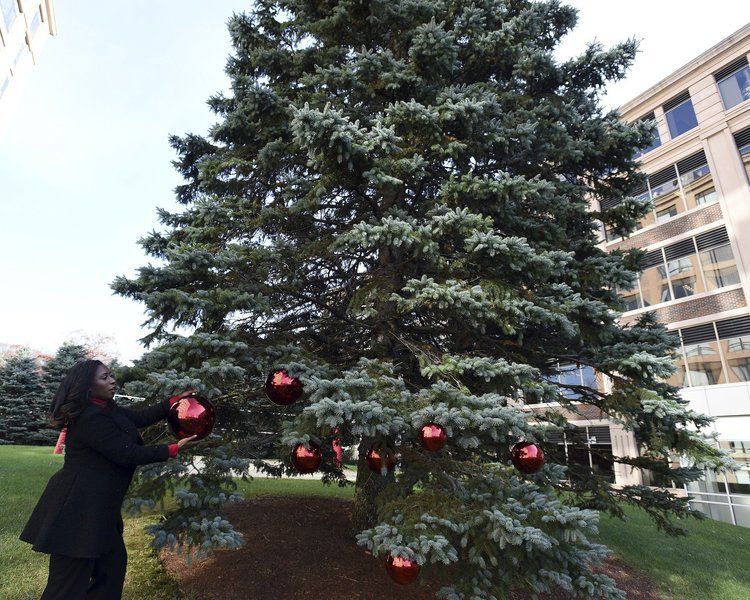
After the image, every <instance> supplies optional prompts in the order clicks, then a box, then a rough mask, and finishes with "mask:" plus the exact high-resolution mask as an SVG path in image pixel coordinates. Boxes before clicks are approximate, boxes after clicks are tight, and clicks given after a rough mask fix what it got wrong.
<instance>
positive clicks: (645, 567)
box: [599, 508, 750, 600]
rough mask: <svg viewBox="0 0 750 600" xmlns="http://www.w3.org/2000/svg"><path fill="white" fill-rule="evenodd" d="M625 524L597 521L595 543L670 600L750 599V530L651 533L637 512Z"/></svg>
mask: <svg viewBox="0 0 750 600" xmlns="http://www.w3.org/2000/svg"><path fill="white" fill-rule="evenodd" d="M626 514H627V520H626V521H625V522H622V521H620V520H619V519H613V518H611V517H604V516H603V517H602V519H601V523H600V526H599V530H600V538H601V542H602V543H603V544H605V545H607V546H609V547H610V548H611V549H612V550H613V551H614V552H615V553H616V554H617V556H619V557H620V558H622V560H624V561H625V562H626V563H628V564H629V565H631V566H632V567H634V568H635V569H637V570H639V571H642V572H644V573H647V574H649V575H650V576H651V577H652V578H653V579H654V580H655V581H656V582H657V583H658V584H659V586H660V588H661V590H662V592H663V594H664V597H665V598H669V599H674V600H683V599H695V600H703V599H706V600H709V599H710V600H750V529H748V528H747V527H737V526H734V525H730V524H728V523H722V522H720V521H712V520H709V519H706V520H704V521H697V520H696V519H689V520H686V521H683V522H681V525H682V526H683V527H684V528H685V529H687V530H688V535H687V536H685V537H679V538H673V537H669V536H666V535H664V534H662V533H659V532H657V531H656V528H655V527H654V525H653V522H652V521H651V520H650V519H649V517H648V516H647V515H646V513H644V512H643V511H642V510H639V509H635V508H628V509H627V510H626Z"/></svg>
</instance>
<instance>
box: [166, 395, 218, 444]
mask: <svg viewBox="0 0 750 600" xmlns="http://www.w3.org/2000/svg"><path fill="white" fill-rule="evenodd" d="M215 421H216V411H215V410H214V406H213V404H211V403H210V402H209V401H208V400H207V399H206V398H203V397H202V396H198V395H190V396H185V397H183V398H180V399H179V400H178V401H177V402H175V403H174V404H172V406H171V408H170V409H169V414H168V415H167V423H168V424H169V428H170V429H171V430H172V433H174V434H175V436H176V437H178V438H186V437H190V436H191V435H197V436H198V437H197V438H196V440H202V439H203V438H204V437H206V436H207V435H208V434H209V433H211V430H212V429H213V428H214V422H215Z"/></svg>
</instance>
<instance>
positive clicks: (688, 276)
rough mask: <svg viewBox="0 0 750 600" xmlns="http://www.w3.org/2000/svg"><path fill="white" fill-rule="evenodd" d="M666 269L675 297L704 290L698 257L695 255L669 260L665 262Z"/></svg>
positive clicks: (683, 296)
mask: <svg viewBox="0 0 750 600" xmlns="http://www.w3.org/2000/svg"><path fill="white" fill-rule="evenodd" d="M667 269H668V271H669V277H670V279H671V280H672V291H673V292H674V297H675V299H677V298H685V297H687V296H692V295H694V294H698V293H701V292H705V291H706V290H705V289H704V287H703V283H702V282H701V280H700V271H699V268H698V257H697V256H696V255H694V254H693V255H691V256H685V257H683V258H677V259H675V260H670V261H669V262H668V263H667Z"/></svg>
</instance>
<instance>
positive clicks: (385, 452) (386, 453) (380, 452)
mask: <svg viewBox="0 0 750 600" xmlns="http://www.w3.org/2000/svg"><path fill="white" fill-rule="evenodd" d="M365 460H366V461H367V466H368V467H370V470H371V471H374V472H375V473H382V472H383V465H385V468H386V469H388V471H393V469H394V468H395V467H396V455H395V454H394V453H393V450H389V449H387V448H386V449H383V448H370V449H369V450H368V451H367V454H366V455H365Z"/></svg>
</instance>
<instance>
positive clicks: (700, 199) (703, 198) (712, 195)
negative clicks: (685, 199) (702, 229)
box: [695, 188, 718, 206]
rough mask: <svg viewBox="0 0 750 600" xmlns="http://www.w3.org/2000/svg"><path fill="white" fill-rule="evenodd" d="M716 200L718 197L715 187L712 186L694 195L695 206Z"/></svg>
mask: <svg viewBox="0 0 750 600" xmlns="http://www.w3.org/2000/svg"><path fill="white" fill-rule="evenodd" d="M717 200H718V197H717V196H716V189H714V188H709V189H708V190H706V191H705V192H701V193H700V194H696V195H695V204H696V206H701V205H703V204H711V203H712V202H716V201H717Z"/></svg>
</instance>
